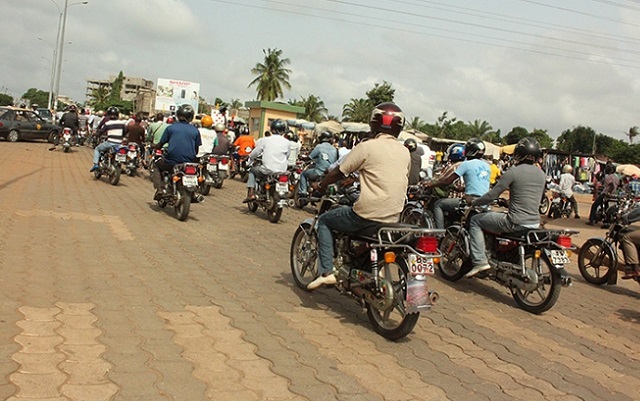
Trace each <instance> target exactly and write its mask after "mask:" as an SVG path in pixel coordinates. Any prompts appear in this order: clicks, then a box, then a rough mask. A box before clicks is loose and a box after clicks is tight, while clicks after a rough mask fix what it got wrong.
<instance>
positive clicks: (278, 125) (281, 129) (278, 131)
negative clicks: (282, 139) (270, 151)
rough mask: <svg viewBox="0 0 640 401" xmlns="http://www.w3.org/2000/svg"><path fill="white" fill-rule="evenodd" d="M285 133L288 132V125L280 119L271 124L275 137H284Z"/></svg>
mask: <svg viewBox="0 0 640 401" xmlns="http://www.w3.org/2000/svg"><path fill="white" fill-rule="evenodd" d="M285 132H287V123H285V122H284V121H282V120H281V119H279V118H278V119H276V120H273V122H272V123H271V133H272V134H273V135H283V134H284V133H285Z"/></svg>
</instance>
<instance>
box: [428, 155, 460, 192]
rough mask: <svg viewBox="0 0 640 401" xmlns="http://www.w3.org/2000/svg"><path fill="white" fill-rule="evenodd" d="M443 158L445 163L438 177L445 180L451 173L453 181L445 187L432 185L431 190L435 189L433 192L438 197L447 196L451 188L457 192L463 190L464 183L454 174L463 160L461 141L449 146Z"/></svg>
mask: <svg viewBox="0 0 640 401" xmlns="http://www.w3.org/2000/svg"><path fill="white" fill-rule="evenodd" d="M443 159H444V162H445V165H444V167H443V168H442V170H441V171H440V175H439V178H440V179H442V180H446V181H448V178H447V177H449V176H451V175H453V176H454V178H453V183H451V184H449V185H448V186H445V187H442V186H437V187H434V186H432V188H433V190H434V191H435V194H436V195H437V196H438V197H439V198H447V197H449V192H450V191H451V190H452V189H453V190H456V191H459V192H462V191H463V190H464V184H463V183H462V182H461V180H460V178H459V177H458V176H457V175H455V172H456V169H457V168H458V166H459V165H460V163H462V162H463V161H464V145H463V144H461V143H454V144H453V145H451V146H449V147H448V148H447V150H446V151H445V153H444V157H443ZM425 185H426V183H425Z"/></svg>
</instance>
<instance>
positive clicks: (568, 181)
mask: <svg viewBox="0 0 640 401" xmlns="http://www.w3.org/2000/svg"><path fill="white" fill-rule="evenodd" d="M575 184H576V179H575V178H574V177H573V167H571V166H570V165H568V164H565V165H564V166H562V174H560V181H559V182H558V190H559V191H560V195H562V196H564V197H565V198H567V200H568V201H569V202H571V207H572V208H573V212H574V214H575V218H576V219H579V218H580V214H579V213H578V201H577V200H576V197H575V196H573V186H574V185H575Z"/></svg>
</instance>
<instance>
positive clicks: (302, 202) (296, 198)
mask: <svg viewBox="0 0 640 401" xmlns="http://www.w3.org/2000/svg"><path fill="white" fill-rule="evenodd" d="M299 190H300V181H298V182H296V185H295V186H294V187H293V205H294V206H295V207H297V208H298V209H302V208H303V207H305V206H306V205H307V199H306V198H304V197H301V196H300V192H298V191H299Z"/></svg>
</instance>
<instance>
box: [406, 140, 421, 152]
mask: <svg viewBox="0 0 640 401" xmlns="http://www.w3.org/2000/svg"><path fill="white" fill-rule="evenodd" d="M404 147H405V148H407V149H409V152H411V153H413V152H415V151H416V149H418V142H416V140H415V139H413V138H408V139H407V140H406V141H404Z"/></svg>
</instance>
